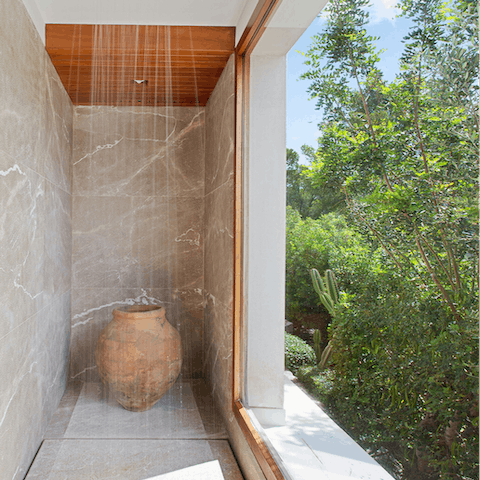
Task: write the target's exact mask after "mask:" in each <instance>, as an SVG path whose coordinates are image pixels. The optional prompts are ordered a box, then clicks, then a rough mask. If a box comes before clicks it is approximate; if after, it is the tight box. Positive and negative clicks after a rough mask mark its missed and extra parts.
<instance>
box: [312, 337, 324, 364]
mask: <svg viewBox="0 0 480 480" xmlns="http://www.w3.org/2000/svg"><path fill="white" fill-rule="evenodd" d="M313 349H314V350H315V355H316V356H317V363H318V362H320V359H321V357H322V333H321V332H320V330H315V331H314V332H313Z"/></svg>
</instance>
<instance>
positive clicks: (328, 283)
mask: <svg viewBox="0 0 480 480" xmlns="http://www.w3.org/2000/svg"><path fill="white" fill-rule="evenodd" d="M310 275H311V277H312V281H313V288H314V289H315V291H316V292H317V294H318V298H319V299H320V301H321V302H322V304H323V306H324V307H325V308H326V309H327V311H328V313H329V314H330V315H331V316H332V317H333V315H334V312H335V310H334V309H335V305H336V304H337V303H338V302H339V291H338V286H337V280H336V278H335V274H334V273H333V272H332V270H326V271H325V276H324V277H323V278H322V276H321V275H320V274H319V273H318V270H317V269H315V268H312V269H311V270H310ZM321 338H322V337H321V334H320V331H319V330H315V332H314V334H313V342H314V347H313V348H314V350H315V354H316V355H317V360H319V362H318V367H319V368H320V369H321V370H323V369H324V368H325V367H326V366H327V364H328V361H329V359H330V355H331V353H332V343H331V341H329V342H328V343H327V346H326V347H325V349H324V350H323V352H322V350H321V347H320V342H321Z"/></svg>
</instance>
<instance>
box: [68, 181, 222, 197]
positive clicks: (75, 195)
mask: <svg viewBox="0 0 480 480" xmlns="http://www.w3.org/2000/svg"><path fill="white" fill-rule="evenodd" d="M222 185H224V184H222ZM222 185H220V187H221V186H222ZM220 187H217V188H220ZM207 195H210V194H209V193H207ZM71 196H72V198H161V199H162V198H163V199H165V201H167V200H178V199H180V200H186V199H187V200H203V199H204V198H205V197H206V195H205V194H203V195H202V194H199V195H174V194H171V195H155V194H153V195H98V194H93V195H85V194H83V195H81V194H78V193H72V194H71Z"/></svg>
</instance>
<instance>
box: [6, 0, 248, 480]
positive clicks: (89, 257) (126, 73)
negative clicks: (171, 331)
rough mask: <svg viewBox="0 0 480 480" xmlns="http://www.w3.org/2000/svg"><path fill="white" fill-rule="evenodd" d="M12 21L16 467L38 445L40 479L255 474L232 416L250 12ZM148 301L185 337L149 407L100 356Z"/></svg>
mask: <svg viewBox="0 0 480 480" xmlns="http://www.w3.org/2000/svg"><path fill="white" fill-rule="evenodd" d="M0 22H2V25H1V28H0V42H1V44H2V47H3V46H4V47H5V50H4V51H2V56H1V57H0V62H1V64H0V72H1V74H0V76H1V84H2V87H1V88H2V89H1V90H0V98H1V100H2V108H3V105H4V106H5V108H4V109H3V110H2V114H1V116H0V128H1V130H2V137H1V138H0V153H1V156H0V174H1V177H0V179H1V180H2V181H3V182H4V183H3V186H2V189H1V191H0V203H1V206H2V213H1V215H4V216H5V215H7V220H8V221H5V219H4V222H3V223H2V228H3V230H2V238H1V239H2V245H3V247H2V253H1V255H2V258H1V260H2V265H1V267H2V280H1V285H2V287H1V288H2V291H1V293H0V295H1V297H2V308H3V309H4V310H3V312H4V315H3V319H4V320H3V321H2V324H1V325H0V356H1V358H0V360H1V361H0V378H2V381H3V380H4V379H7V381H6V382H4V387H3V388H2V392H1V393H0V465H1V468H0V470H1V472H2V473H1V475H0V476H1V477H2V479H8V480H10V479H15V480H18V479H23V478H24V477H25V475H26V474H27V471H28V469H29V468H30V465H31V462H32V460H33V458H34V457H35V454H36V458H35V461H34V462H33V465H32V467H31V468H30V471H28V475H27V477H26V478H28V479H29V480H31V479H52V480H53V479H57V478H67V477H68V478H125V479H126V478H128V479H137V478H138V479H139V480H141V479H146V478H150V477H154V476H156V475H160V474H165V473H168V472H173V471H177V470H181V469H183V468H186V467H191V466H195V465H199V464H205V463H208V462H211V464H210V467H209V468H210V469H211V470H208V472H209V473H208V474H207V477H205V478H212V479H214V478H223V477H221V476H220V475H221V474H222V473H221V472H222V471H223V476H224V477H225V478H231V479H240V478H243V477H242V475H241V473H240V470H239V467H238V465H237V463H236V461H235V459H234V456H233V453H232V450H231V448H230V444H229V433H228V429H227V428H226V426H225V420H227V418H226V416H227V412H228V411H229V409H231V403H232V383H233V380H232V367H231V365H232V348H233V340H232V335H233V326H232V325H233V319H232V317H233V313H232V295H233V261H234V255H233V251H234V250H233V237H234V235H233V231H234V227H233V225H234V215H233V212H234V210H233V196H234V183H233V182H234V178H233V176H234V175H233V172H234V138H235V72H234V67H235V62H234V54H233V52H234V41H235V38H234V35H235V29H234V28H233V27H174V26H170V27H168V26H165V27H164V26H126V25H121V26H115V25H108V26H107V25H103V26H99V25H47V28H46V39H45V46H44V45H43V44H42V42H41V41H40V39H39V37H38V34H37V32H36V31H35V29H34V27H33V25H32V23H31V21H30V19H29V18H28V15H27V13H26V11H25V10H24V7H23V4H22V3H21V2H19V1H17V0H8V1H6V2H2V6H1V7H0ZM47 52H48V53H47ZM11 252H15V254H14V255H13V254H12V253H11ZM131 305H162V306H163V307H164V308H165V310H166V316H167V319H168V321H169V322H170V323H171V325H173V326H174V327H175V328H176V329H177V330H178V332H179V333H180V337H181V342H182V347H183V364H182V368H181V372H180V376H179V377H178V380H177V382H176V383H175V384H174V386H173V387H172V388H171V389H170V390H169V391H168V392H167V394H165V396H164V397H162V399H161V400H160V401H159V402H158V403H157V404H156V405H155V406H154V407H153V408H152V409H151V410H148V411H146V412H129V411H127V410H124V409H123V408H122V407H121V406H120V405H119V404H117V403H116V402H115V400H114V399H113V398H112V396H111V395H109V393H108V390H107V389H105V387H104V386H103V384H102V383H101V382H100V377H99V374H98V371H97V365H96V359H95V347H96V344H97V339H98V337H99V335H100V332H101V331H102V329H104V327H105V326H106V325H107V324H108V323H109V322H110V321H111V319H112V311H113V309H115V308H119V307H125V306H131ZM60 400H61V401H60ZM59 402H60V406H59V407H58V408H57V406H58V405H59ZM42 440H43V443H41V442H42ZM40 444H41V447H40V449H39V450H38V452H37V449H38V447H39V445H40ZM212 462H213V463H212ZM215 462H216V463H215ZM200 473H202V472H200V471H198V472H197V475H200ZM75 475H77V476H75ZM190 475H191V477H190V478H195V475H196V474H195V471H193V472H191V474H190ZM202 478H203V477H202Z"/></svg>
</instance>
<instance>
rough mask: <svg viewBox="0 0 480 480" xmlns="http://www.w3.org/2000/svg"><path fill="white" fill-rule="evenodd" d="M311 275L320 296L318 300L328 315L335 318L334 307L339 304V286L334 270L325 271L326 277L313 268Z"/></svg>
mask: <svg viewBox="0 0 480 480" xmlns="http://www.w3.org/2000/svg"><path fill="white" fill-rule="evenodd" d="M310 275H311V277H312V281H313V288H314V289H315V291H316V292H317V294H318V298H319V299H320V301H321V302H322V304H323V306H324V307H325V308H326V309H327V311H328V313H329V314H330V315H331V316H332V317H333V313H334V307H335V305H336V304H337V303H338V286H337V280H336V278H335V274H334V273H333V272H332V270H326V271H325V277H324V278H322V276H321V275H320V274H319V273H318V270H317V269H315V268H312V269H311V270H310Z"/></svg>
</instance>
